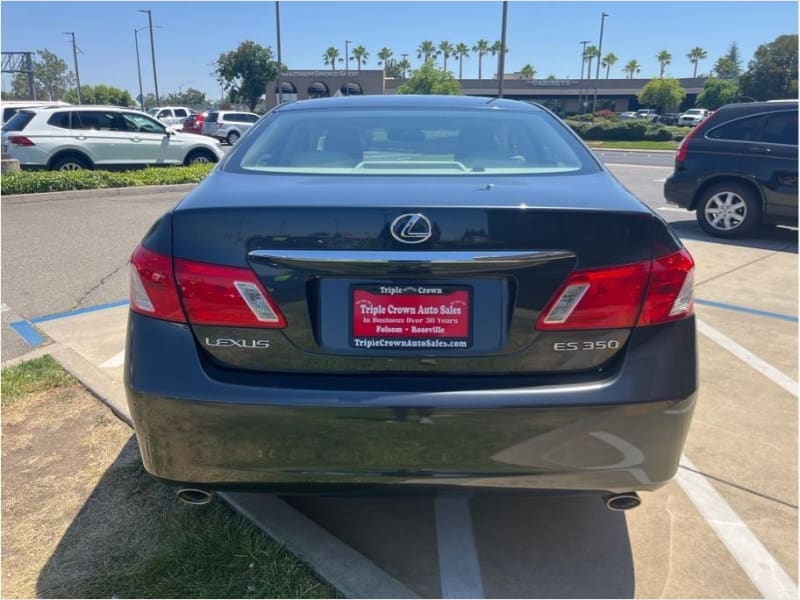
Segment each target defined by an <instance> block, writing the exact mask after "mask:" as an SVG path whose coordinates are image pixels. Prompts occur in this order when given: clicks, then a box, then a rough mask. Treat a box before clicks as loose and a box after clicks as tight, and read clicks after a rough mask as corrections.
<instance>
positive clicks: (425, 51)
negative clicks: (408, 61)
mask: <svg viewBox="0 0 800 600" xmlns="http://www.w3.org/2000/svg"><path fill="white" fill-rule="evenodd" d="M438 53H439V52H438V50H436V46H434V45H433V42H431V41H430V40H425V41H424V42H422V43H421V44H420V45H419V48H417V58H422V59H423V60H424V61H425V62H430V61H431V60H433V59H434V58H436V55H437V54H438Z"/></svg>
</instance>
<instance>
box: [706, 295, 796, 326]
mask: <svg viewBox="0 0 800 600" xmlns="http://www.w3.org/2000/svg"><path fill="white" fill-rule="evenodd" d="M695 302H696V303H697V304H702V305H703V306H711V307H713V308H722V309H725V310H733V311H736V312H741V313H746V314H749V315H758V316H759V317H769V318H770V319H780V320H781V321H788V322H790V323H797V321H798V319H797V317H796V316H794V315H784V314H782V313H775V312H770V311H768V310H759V309H757V308H748V307H747V306H737V305H736V304H725V303H724V302H714V301H712V300H702V299H701V298H695Z"/></svg>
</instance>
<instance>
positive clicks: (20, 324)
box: [9, 321, 44, 348]
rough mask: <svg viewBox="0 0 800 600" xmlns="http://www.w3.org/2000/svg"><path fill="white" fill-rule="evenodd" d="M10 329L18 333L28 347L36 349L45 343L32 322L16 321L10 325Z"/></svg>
mask: <svg viewBox="0 0 800 600" xmlns="http://www.w3.org/2000/svg"><path fill="white" fill-rule="evenodd" d="M9 325H10V327H11V328H12V329H13V330H14V331H16V332H17V333H18V334H19V335H20V337H21V338H22V339H23V340H25V343H26V344H28V346H32V347H34V348H35V347H36V346H39V345H41V344H42V343H44V338H43V337H42V335H41V334H40V333H39V332H38V331H36V328H35V327H34V326H33V325H32V324H31V322H30V321H14V322H13V323H9Z"/></svg>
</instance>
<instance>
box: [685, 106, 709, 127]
mask: <svg viewBox="0 0 800 600" xmlns="http://www.w3.org/2000/svg"><path fill="white" fill-rule="evenodd" d="M710 114H711V111H710V110H707V109H705V108H690V109H689V110H687V111H686V112H685V113H683V114H681V116H680V117H678V125H688V126H690V127H694V126H695V125H697V124H699V123H701V122H702V121H704V120H705V119H706V118H707V117H708V115H710Z"/></svg>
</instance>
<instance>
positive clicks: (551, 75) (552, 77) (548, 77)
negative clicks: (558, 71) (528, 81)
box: [545, 73, 556, 81]
mask: <svg viewBox="0 0 800 600" xmlns="http://www.w3.org/2000/svg"><path fill="white" fill-rule="evenodd" d="M545 79H547V81H555V80H556V76H555V75H553V73H550V75H548V76H547V77H545Z"/></svg>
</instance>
